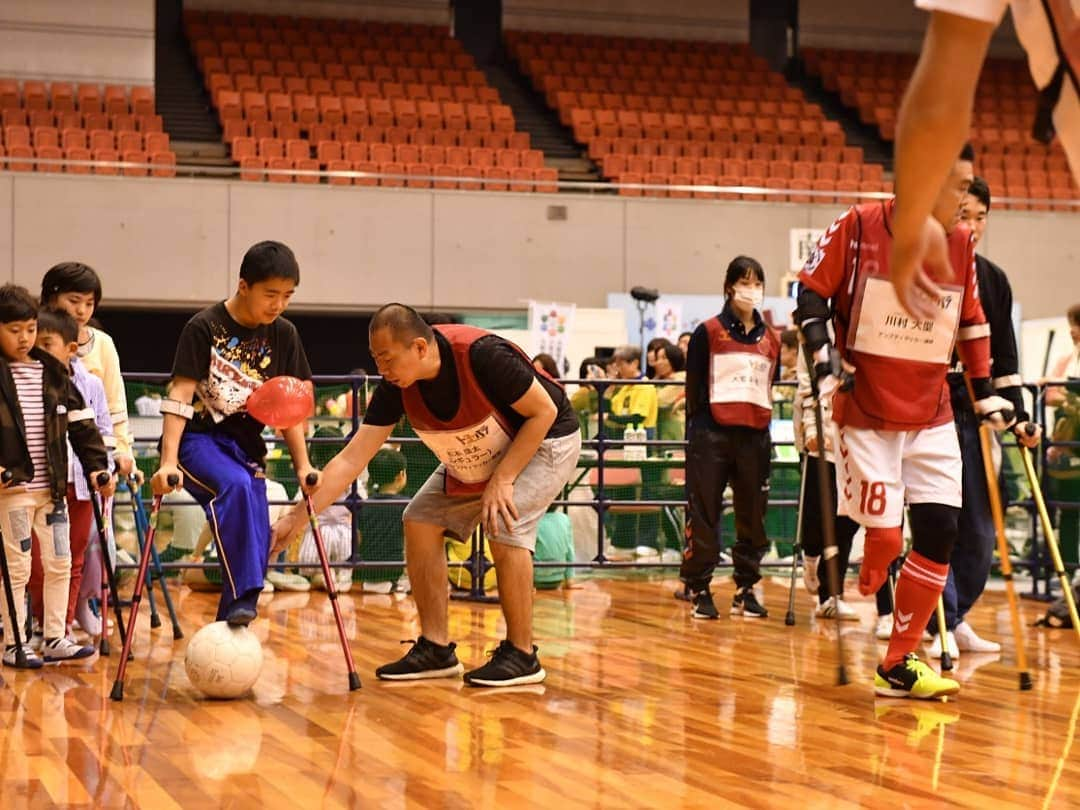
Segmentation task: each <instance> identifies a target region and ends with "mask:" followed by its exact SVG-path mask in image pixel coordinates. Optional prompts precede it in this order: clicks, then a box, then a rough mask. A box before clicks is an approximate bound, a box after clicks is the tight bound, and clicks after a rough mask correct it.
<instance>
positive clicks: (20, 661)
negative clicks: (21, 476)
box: [0, 470, 26, 669]
mask: <svg viewBox="0 0 1080 810" xmlns="http://www.w3.org/2000/svg"><path fill="white" fill-rule="evenodd" d="M14 477H15V476H14V475H13V474H12V472H11V470H4V471H3V472H2V473H0V481H2V482H3V483H5V484H7V483H8V482H9V481H11V479H12V478H14ZM0 577H3V578H4V598H5V599H6V600H7V606H8V618H9V619H10V621H9V622H8V624H9V625H11V626H10V627H6V628H4V632H5V633H11V638H10V639H9V638H5V639H4V642H5V643H7V642H10V641H12V640H14V643H15V666H17V667H19V668H20V669H24V668H25V667H26V650H24V649H23V643H22V628H21V627H19V618H18V613H16V612H15V591H13V590H12V588H11V574H10V573H8V562H7V550H6V549H5V548H4V538H3V537H0ZM8 646H10V645H8Z"/></svg>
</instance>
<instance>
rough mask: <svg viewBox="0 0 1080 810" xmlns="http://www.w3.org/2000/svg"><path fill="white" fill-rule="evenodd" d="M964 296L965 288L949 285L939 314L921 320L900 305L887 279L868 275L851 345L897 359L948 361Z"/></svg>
mask: <svg viewBox="0 0 1080 810" xmlns="http://www.w3.org/2000/svg"><path fill="white" fill-rule="evenodd" d="M963 297H964V292H963V290H962V289H959V288H946V289H945V294H944V295H943V296H942V298H941V300H940V301H938V314H937V316H936V317H934V318H932V319H930V320H920V319H918V318H913V317H911V316H910V315H908V313H907V312H906V311H905V310H904V308H903V306H901V305H900V299H899V298H897V297H896V290H894V289H893V285H892V283H891V282H890V281H889V280H888V279H885V278H875V277H866V281H865V284H864V286H863V290H862V300H861V301H860V302H859V321H858V324H857V325H856V328H855V330H854V333H853V334H852V336H851V337H850V338H849V339H848V346H849V348H852V349H854V350H855V351H857V352H863V353H865V354H874V355H878V356H880V357H891V358H894V359H896V360H915V361H918V362H922V363H948V362H949V361H950V359H951V358H952V351H953V344H954V342H955V338H956V325H957V323H958V321H959V319H960V303H961V301H962V300H963Z"/></svg>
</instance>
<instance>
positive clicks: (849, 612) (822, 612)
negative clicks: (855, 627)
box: [814, 599, 859, 622]
mask: <svg viewBox="0 0 1080 810" xmlns="http://www.w3.org/2000/svg"><path fill="white" fill-rule="evenodd" d="M814 615H815V616H817V617H818V618H819V619H839V620H840V621H843V622H857V621H858V620H859V614H858V613H856V612H855V608H853V607H852V606H851V605H849V604H848V603H847V602H845V601H844V600H843V599H837V600H836V604H835V606H834V605H833V600H832V599H829V600H827V601H825V602H822V603H821V604H820V605H818V606H817V610H815V611H814Z"/></svg>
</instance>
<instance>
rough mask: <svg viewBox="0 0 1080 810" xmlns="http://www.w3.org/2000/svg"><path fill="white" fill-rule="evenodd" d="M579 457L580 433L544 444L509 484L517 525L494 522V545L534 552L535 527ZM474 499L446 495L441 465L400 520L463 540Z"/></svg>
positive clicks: (476, 518) (475, 517) (475, 510)
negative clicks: (437, 528)
mask: <svg viewBox="0 0 1080 810" xmlns="http://www.w3.org/2000/svg"><path fill="white" fill-rule="evenodd" d="M580 453H581V433H579V432H575V433H572V434H570V435H569V436H560V437H559V438H557V439H545V440H544V441H543V442H542V443H541V444H540V447H539V449H537V451H536V455H535V456H533V458H532V461H530V462H529V463H528V464H527V465H526V466H525V469H524V470H522V471H521V474H520V475H519V476H518V477H517V480H516V481H514V506H516V507H517V512H518V519H517V521H516V522H515V523H514V527H513V528H512V529H510V530H509V531H507V529H506V527H505V526H504V525H503V523H502V521H501V520H500V521H499V533H498V534H497V535H496V536H495V537H491V538H489V539H490V540H494V541H495V542H497V543H505V544H506V545H508V546H518V547H520V548H527V549H529V551H533V550H534V548H535V546H536V526H537V524H538V523H539V522H540V518H541V517H543V515H544V513H545V512H547V510H548V507H549V506H551V502H552V501H553V500H555V499H556V498H558V497H559V494H560V493H561V492H562V488H563V486H565V484H566V483H567V482H568V481H569V480H570V476H571V475H572V474H573V472H574V469H575V468H576V467H577V462H578V455H580ZM481 497H482V496H481V494H480V493H477V494H475V495H447V494H446V468H445V467H444V466H443V465H442V464H440V465H439V467H438V469H436V470H435V472H433V473H432V474H431V477H430V478H428V480H427V481H425V482H424V485H423V486H422V487H420V490H419V491H418V492H417V493H416V495H414V496H413V499H412V501H411V502H410V503H409V505H408V506H407V507H405V514H404V515H403V519H404V520H414V521H416V522H417V523H430V524H433V525H435V526H442V527H443V528H444V529H445V530H446V533H447V534H449V535H451V536H453V537H456V538H458V539H459V540H464V539H466V538H468V537H469V536H471V535H472V532H473V529H475V528H476V527H477V525H478V524H479V523H480V498H481Z"/></svg>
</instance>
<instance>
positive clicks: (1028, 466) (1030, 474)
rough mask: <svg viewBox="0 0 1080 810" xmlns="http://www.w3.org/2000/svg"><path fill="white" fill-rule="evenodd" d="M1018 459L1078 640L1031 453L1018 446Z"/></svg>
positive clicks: (1079, 621)
mask: <svg viewBox="0 0 1080 810" xmlns="http://www.w3.org/2000/svg"><path fill="white" fill-rule="evenodd" d="M1029 424H1030V423H1029ZM1034 432H1035V431H1034V429H1033V430H1031V432H1029V433H1028V435H1029V436H1030V435H1032V434H1033V433H1034ZM1020 459H1021V460H1022V461H1023V462H1024V472H1025V473H1027V478H1028V483H1029V484H1030V485H1031V497H1032V498H1033V499H1034V500H1035V508H1036V509H1038V510H1039V520H1040V521H1041V522H1042V527H1043V535H1045V537H1046V545H1047V547H1048V548H1049V549H1050V559H1051V560H1053V562H1054V573H1055V574H1057V575H1058V581H1059V582H1060V583H1061V592H1062V594H1063V595H1064V597H1065V604H1066V605H1068V607H1069V617H1070V618H1071V619H1072V625H1073V629H1074V630H1075V631H1076V635H1077V638H1078V639H1080V618H1078V617H1077V615H1076V599H1075V597H1074V596H1073V589H1072V584H1071V583H1070V582H1069V576H1068V574H1066V573H1065V565H1064V563H1062V561H1061V549H1060V548H1059V546H1058V542H1057V534H1056V533H1055V532H1054V526H1053V524H1052V523H1051V522H1050V513H1049V512H1047V511H1046V501H1045V500H1044V499H1043V494H1042V488H1041V487H1040V486H1039V479H1038V477H1037V476H1036V475H1035V466H1034V465H1033V464H1032V463H1031V453H1030V452H1028V449H1027V447H1025V446H1024V445H1022V444H1021V445H1020Z"/></svg>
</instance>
